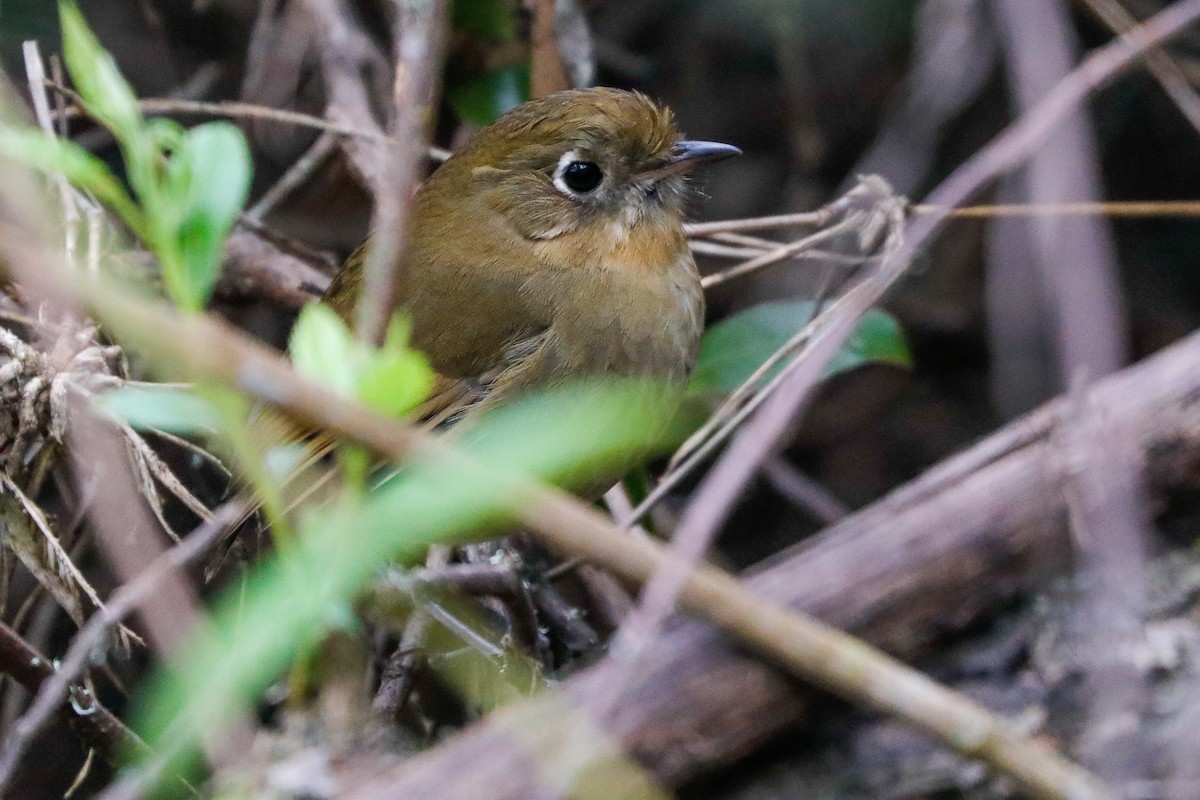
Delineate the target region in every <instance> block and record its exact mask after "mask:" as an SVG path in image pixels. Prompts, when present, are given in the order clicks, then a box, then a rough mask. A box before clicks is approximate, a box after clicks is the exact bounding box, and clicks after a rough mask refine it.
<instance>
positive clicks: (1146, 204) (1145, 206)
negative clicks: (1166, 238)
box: [911, 200, 1200, 219]
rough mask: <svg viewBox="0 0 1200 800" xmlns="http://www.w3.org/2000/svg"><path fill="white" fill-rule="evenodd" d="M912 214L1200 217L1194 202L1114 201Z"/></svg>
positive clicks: (922, 207)
mask: <svg viewBox="0 0 1200 800" xmlns="http://www.w3.org/2000/svg"><path fill="white" fill-rule="evenodd" d="M911 210H912V212H913V213H914V214H945V215H946V217H947V218H948V219H995V218H996V217H1090V216H1104V217H1112V218H1114V219H1158V218H1171V217H1176V218H1182V219H1195V218H1197V217H1200V201H1197V200H1115V201H1108V202H1088V203H1001V204H989V205H980V206H960V207H958V208H952V209H948V208H945V207H943V206H934V205H930V204H928V203H919V204H917V205H914V206H911Z"/></svg>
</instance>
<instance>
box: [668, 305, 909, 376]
mask: <svg viewBox="0 0 1200 800" xmlns="http://www.w3.org/2000/svg"><path fill="white" fill-rule="evenodd" d="M812 312H813V303H812V301H809V300H796V301H784V302H776V303H763V304H762V305H758V306H754V307H753V308H748V309H746V310H745V311H741V312H739V313H737V314H734V315H733V316H731V317H729V318H728V319H725V320H722V321H721V322H719V323H718V324H716V325H714V326H712V327H711V328H709V329H708V330H707V331H706V332H705V334H704V339H703V340H702V341H701V343H700V356H699V358H698V359H697V362H696V369H695V371H694V372H693V373H692V380H691V383H690V384H689V386H688V393H689V394H693V395H695V394H729V393H731V392H733V391H734V390H735V389H736V388H737V387H738V386H740V385H741V384H742V383H743V382H744V381H746V380H747V379H748V378H749V377H750V376H751V375H752V374H753V373H754V370H756V369H758V367H759V366H760V365H761V364H763V362H765V361H766V360H767V359H768V358H769V357H770V356H771V354H772V353H774V352H775V351H776V350H778V349H779V348H780V347H782V346H783V344H784V343H785V342H787V341H788V339H790V338H792V336H794V335H795V334H796V333H797V332H799V331H800V329H801V328H802V327H804V325H806V324H807V323H808V321H809V320H810V319H811V318H812ZM869 363H882V364H892V365H895V366H899V367H911V366H912V355H911V354H910V352H909V349H908V342H907V341H906V340H905V338H904V334H903V332H902V331H901V330H900V326H899V324H897V322H896V320H895V319H894V318H893V317H892V316H891V315H889V314H888V313H887V312H885V311H880V310H879V309H871V310H870V311H868V312H867V313H866V314H865V315H864V316H863V318H862V319H861V320H860V321H859V323H858V327H857V328H855V330H854V333H853V335H852V336H851V337H850V338H849V339H848V340H847V341H846V343H845V344H844V345H843V346H842V349H841V350H839V351H838V353H837V355H836V356H834V358H833V359H832V360H831V361H830V363H829V365H828V366H827V367H826V375H827V376H828V375H834V374H837V373H839V372H845V371H847V370H851V369H854V368H856V367H860V366H862V365H863V364H869ZM782 368H783V365H779V366H778V367H776V368H775V370H773V371H772V372H771V373H769V374H768V375H767V376H766V377H765V378H764V381H766V380H769V379H770V378H771V377H773V376H774V375H776V374H778V372H779V370H780V369H782Z"/></svg>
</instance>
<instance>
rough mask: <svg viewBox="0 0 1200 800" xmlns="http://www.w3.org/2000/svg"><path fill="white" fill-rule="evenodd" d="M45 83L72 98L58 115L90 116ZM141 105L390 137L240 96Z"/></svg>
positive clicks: (146, 109)
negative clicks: (213, 100) (237, 97)
mask: <svg viewBox="0 0 1200 800" xmlns="http://www.w3.org/2000/svg"><path fill="white" fill-rule="evenodd" d="M46 85H47V86H48V87H49V88H51V89H53V90H54V91H55V92H57V93H60V94H62V95H64V96H66V97H69V98H71V105H70V106H67V107H66V108H65V110H64V111H61V112H57V113H56V114H55V116H56V117H61V116H64V115H65V117H66V118H68V119H69V118H71V117H80V116H90V114H89V113H88V111H87V109H86V106H85V105H84V103H83V99H82V98H81V97H80V96H79V94H78V93H77V92H75V91H74V90H72V89H71V88H70V87H68V86H65V85H63V84H62V83H61V82H59V81H54V80H47V81H46ZM138 107H139V108H140V109H141V110H142V113H144V114H146V115H147V116H167V115H171V114H176V115H184V114H196V115H200V116H211V117H229V118H231V119H256V120H266V121H268V122H279V123H282V124H284V125H296V126H299V127H302V128H312V129H314V130H319V131H325V132H327V133H333V134H337V135H339V136H350V137H353V138H356V139H366V140H368V141H374V142H386V141H388V136H387V134H385V133H383V132H382V131H379V130H371V129H369V128H365V127H359V126H357V125H352V124H348V123H341V122H332V121H330V120H327V119H323V118H321V117H318V116H314V115H313V114H305V113H303V112H300V111H288V110H286V109H282V108H272V107H271V106H264V105H261V104H258V103H244V102H241V101H239V100H221V101H216V102H209V101H203V100H175V99H172V98H167V97H146V98H142V99H140V100H138ZM428 153H429V157H430V158H431V159H432V160H434V161H445V160H446V159H447V158H449V157H450V151H449V150H445V149H443V148H440V147H430V148H429V151H428Z"/></svg>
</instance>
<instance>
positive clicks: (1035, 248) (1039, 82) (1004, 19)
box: [994, 0, 1128, 386]
mask: <svg viewBox="0 0 1200 800" xmlns="http://www.w3.org/2000/svg"><path fill="white" fill-rule="evenodd" d="M994 5H995V13H996V16H997V19H999V20H1000V22H1001V23H1002V24H1001V25H1000V40H1001V42H1002V46H1003V48H1004V51H1005V55H1006V59H1005V60H1006V63H1007V65H1008V75H1009V81H1008V82H1009V85H1010V86H1011V87H1012V93H1013V97H1014V102H1015V103H1016V105H1017V107H1018V108H1020V109H1021V110H1023V111H1024V110H1029V111H1030V112H1031V113H1030V114H1029V115H1028V116H1027V117H1026V119H1029V118H1031V117H1032V116H1033V113H1032V112H1033V110H1034V108H1035V104H1040V102H1041V101H1042V99H1043V98H1044V97H1046V95H1047V93H1048V92H1050V91H1052V87H1054V86H1056V85H1060V84H1059V81H1060V80H1061V79H1062V78H1063V77H1064V76H1065V75H1067V74H1068V73H1069V72H1070V70H1071V67H1072V66H1073V63H1074V61H1075V59H1076V55H1075V52H1074V50H1075V48H1076V47H1077V43H1076V41H1075V39H1076V37H1075V33H1074V31H1073V30H1072V27H1071V19H1070V16H1069V13H1068V10H1067V8H1066V6H1065V5H1064V4H1063V3H1062V2H1061V0H997V2H996V3H995V4H994ZM1095 139H1096V137H1095V134H1094V132H1093V131H1092V127H1091V124H1090V123H1089V120H1088V116H1087V114H1086V111H1085V110H1084V109H1082V108H1076V109H1073V110H1072V111H1071V112H1070V113H1067V114H1065V115H1064V116H1063V120H1062V124H1061V125H1059V126H1057V127H1056V128H1055V129H1054V130H1052V131H1048V132H1047V134H1046V136H1045V139H1044V140H1043V141H1042V143H1041V145H1040V147H1039V148H1037V150H1036V151H1035V152H1034V153H1032V156H1031V158H1030V160H1029V161H1030V163H1029V166H1028V168H1027V169H1026V171H1025V174H1024V176H1023V177H1024V180H1023V182H1022V183H1021V184H1020V187H1021V191H1022V192H1023V193H1024V194H1025V197H1024V198H1021V199H1030V200H1032V201H1034V202H1037V203H1062V202H1075V201H1079V202H1090V201H1094V200H1096V199H1097V198H1099V196H1100V194H1101V176H1100V168H1099V166H1098V160H1097V159H1098V155H1097V148H1098V145H1097V144H1096V141H1095ZM1017 235H1020V236H1030V235H1032V241H1031V242H1030V246H1031V249H1032V255H1033V257H1032V258H1031V259H1028V260H1030V261H1032V262H1033V263H1032V264H1031V265H1030V266H1031V267H1032V268H1033V270H1036V272H1034V274H1035V275H1039V276H1040V284H1041V285H1042V286H1043V287H1044V291H1043V292H1042V293H1041V294H1042V295H1043V297H1044V300H1043V303H1044V304H1045V305H1046V306H1047V311H1046V317H1047V319H1046V326H1047V328H1048V329H1050V330H1052V331H1053V332H1054V336H1053V342H1054V344H1053V347H1054V352H1055V353H1056V354H1057V362H1058V371H1057V372H1058V381H1057V384H1058V385H1059V386H1063V385H1066V383H1067V382H1068V381H1069V380H1070V377H1071V376H1072V375H1074V374H1076V371H1077V370H1083V371H1085V372H1086V374H1087V375H1089V376H1091V377H1092V378H1096V377H1098V376H1100V375H1105V374H1107V373H1109V372H1112V371H1113V370H1115V369H1118V368H1119V367H1120V366H1121V365H1122V364H1124V363H1125V361H1126V360H1127V358H1128V354H1127V352H1126V351H1127V348H1126V345H1125V339H1126V336H1125V331H1126V329H1127V322H1126V314H1125V306H1124V302H1123V298H1122V296H1121V287H1120V283H1119V280H1118V267H1117V257H1116V245H1115V244H1114V242H1113V237H1112V230H1111V229H1110V228H1109V227H1108V225H1107V220H1106V219H1104V218H1102V217H1079V218H1068V219H1050V218H1043V217H1038V218H1035V219H1034V221H1033V222H1032V223H1031V224H1030V225H1029V226H1028V227H1027V228H1026V229H1024V230H1020V231H1019V232H1018V233H1017ZM1004 277H1005V275H1004V273H1003V271H1001V274H999V275H997V276H995V278H994V279H995V280H996V281H1000V280H1002V279H1003V278H1004ZM1031 299H1032V298H1027V299H1026V300H1025V301H1024V302H1026V303H1027V302H1029V301H1030V300H1031Z"/></svg>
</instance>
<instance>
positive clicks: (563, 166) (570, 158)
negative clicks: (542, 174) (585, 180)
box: [554, 150, 603, 200]
mask: <svg viewBox="0 0 1200 800" xmlns="http://www.w3.org/2000/svg"><path fill="white" fill-rule="evenodd" d="M579 161H582V162H585V163H590V164H592V165H593V166H594V165H595V163H594V162H592V161H590V160H589V159H588V158H586V157H584V156H581V155H580V154H579V151H578V150H568V151H567V152H565V153H563V154H562V157H561V158H559V159H558V165H557V166H555V167H554V188H555V189H558V191H559V192H560V193H561V194H563V195H565V196H567V197H570V198H571V199H573V200H578V199H579V198H581V197H584V196H585V195H588V194H591V192H593V191H595V190H594V189H589V190H588V191H586V192H578V191H575V190H574V189H572V188H571V187H570V186H568V185H567V182H566V179H565V177H564V176H565V174H566V171H567V167H569V166H570V165H571V164H574V163H576V162H579ZM601 180H603V176H601ZM596 185H597V186H599V183H597V184H596Z"/></svg>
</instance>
